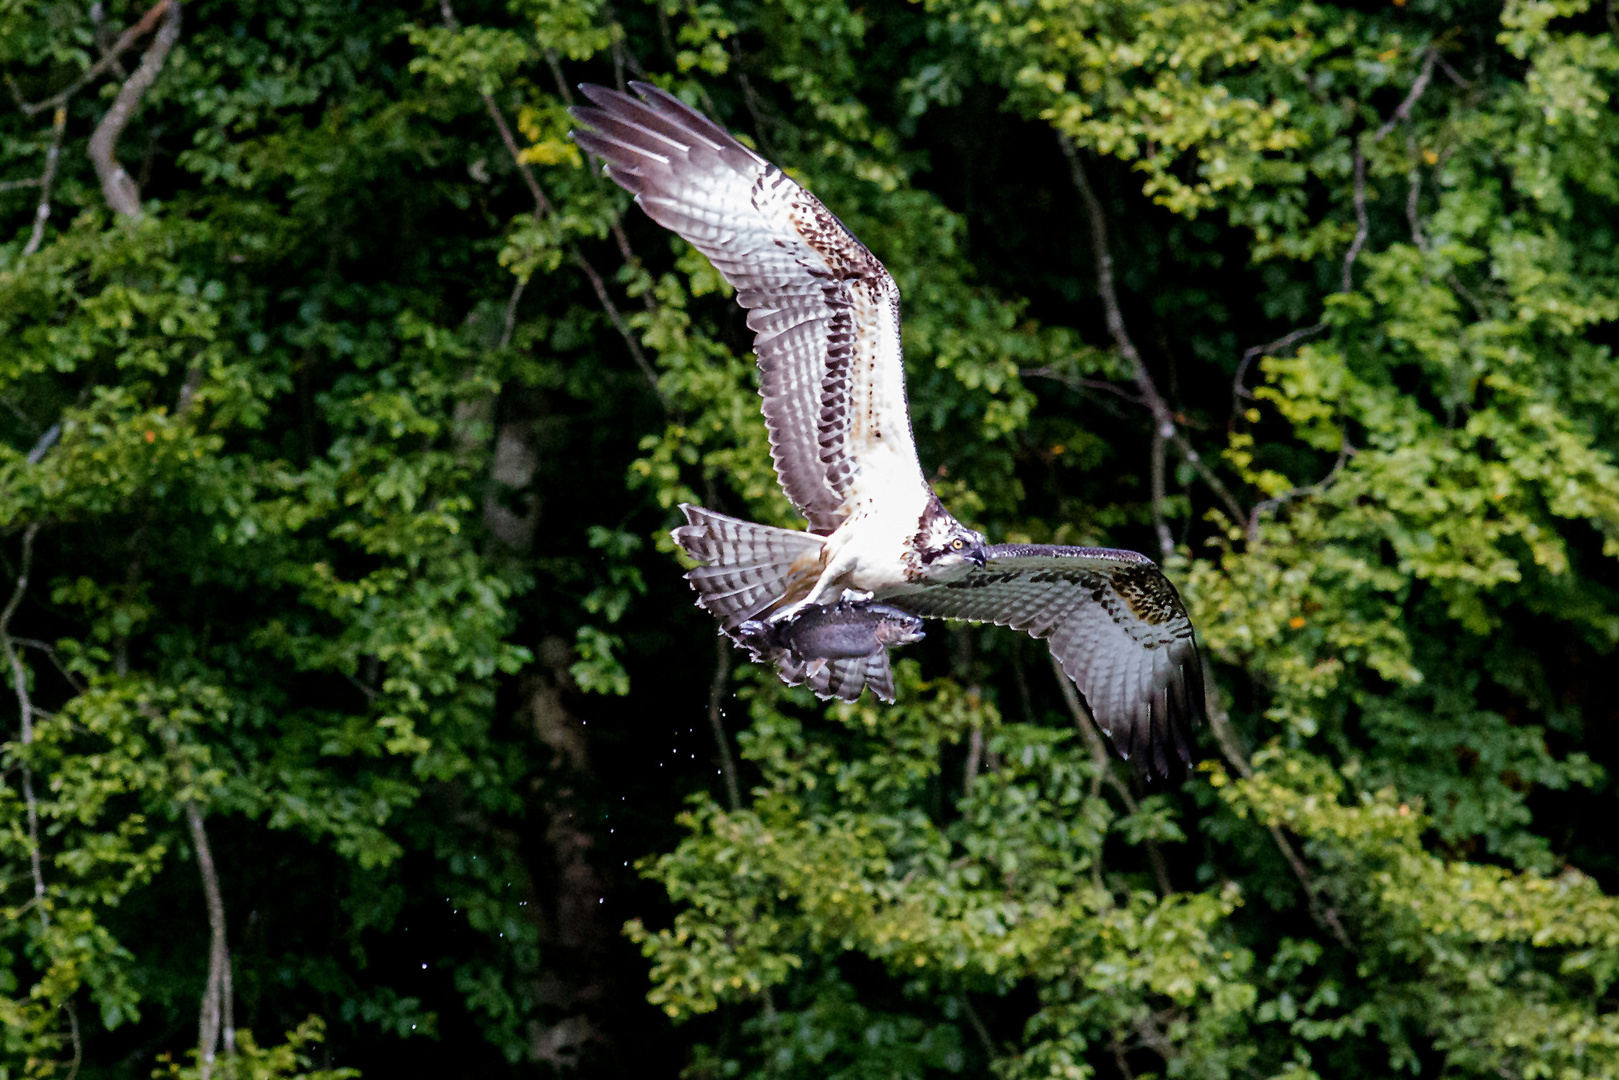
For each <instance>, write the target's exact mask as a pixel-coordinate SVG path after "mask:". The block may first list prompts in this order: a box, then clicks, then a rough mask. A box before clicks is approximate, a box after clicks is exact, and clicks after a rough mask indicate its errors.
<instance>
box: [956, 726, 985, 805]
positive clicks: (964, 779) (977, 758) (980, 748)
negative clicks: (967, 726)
mask: <svg viewBox="0 0 1619 1080" xmlns="http://www.w3.org/2000/svg"><path fill="white" fill-rule="evenodd" d="M983 760H984V729H983V728H981V727H978V726H977V725H974V726H973V729H972V732H971V733H970V734H969V735H968V736H967V763H966V764H965V765H963V766H962V768H961V794H962V796H963V797H966V796H968V795H971V794H972V793H973V779H974V778H975V777H976V776H977V775H978V769H979V766H980V765H981V764H982V762H983Z"/></svg>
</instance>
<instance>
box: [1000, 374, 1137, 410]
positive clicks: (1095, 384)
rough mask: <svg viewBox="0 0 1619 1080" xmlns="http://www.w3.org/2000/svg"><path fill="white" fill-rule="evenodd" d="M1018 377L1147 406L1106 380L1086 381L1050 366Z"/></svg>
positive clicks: (1133, 395) (1135, 396)
mask: <svg viewBox="0 0 1619 1080" xmlns="http://www.w3.org/2000/svg"><path fill="white" fill-rule="evenodd" d="M1018 376H1019V377H1020V378H1024V379H1028V378H1035V379H1052V380H1054V381H1056V382H1060V383H1062V384H1063V385H1065V386H1068V387H1072V388H1073V389H1075V390H1100V391H1102V392H1103V393H1108V394H1113V395H1114V396H1115V397H1120V398H1123V399H1124V400H1125V401H1128V402H1129V403H1130V404H1132V405H1145V404H1146V402H1145V401H1143V400H1142V399H1141V397H1140V396H1139V395H1137V394H1132V393H1130V392H1129V391H1127V390H1125V389H1124V388H1123V387H1121V386H1119V385H1118V384H1117V383H1111V382H1108V381H1107V380H1106V379H1084V378H1081V377H1080V376H1078V375H1070V374H1067V373H1066V372H1063V371H1059V370H1058V369H1057V368H1054V367H1051V366H1050V365H1043V366H1041V367H1029V368H1022V369H1020V370H1019V371H1018Z"/></svg>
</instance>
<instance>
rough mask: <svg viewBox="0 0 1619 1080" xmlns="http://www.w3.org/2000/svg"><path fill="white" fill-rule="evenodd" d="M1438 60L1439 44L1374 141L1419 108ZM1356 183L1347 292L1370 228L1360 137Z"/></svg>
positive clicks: (1346, 262) (1347, 259)
mask: <svg viewBox="0 0 1619 1080" xmlns="http://www.w3.org/2000/svg"><path fill="white" fill-rule="evenodd" d="M1438 61H1439V47H1438V46H1437V45H1433V46H1430V47H1429V48H1428V51H1427V53H1426V55H1424V57H1423V60H1422V70H1420V71H1419V72H1417V78H1416V81H1415V82H1413V83H1412V84H1411V90H1410V92H1409V93H1407V94H1406V95H1405V100H1404V101H1402V102H1400V104H1399V107H1398V108H1396V109H1395V110H1394V114H1393V115H1392V116H1390V117H1389V118H1388V119H1387V120H1385V121H1384V122H1383V124H1382V126H1381V127H1379V128H1378V129H1377V131H1375V132H1374V133H1373V134H1372V143H1373V144H1376V143H1380V142H1382V141H1383V140H1384V139H1386V138H1387V137H1388V136H1389V134H1390V133H1391V132H1393V130H1394V128H1395V127H1396V126H1397V125H1398V124H1399V123H1401V122H1402V121H1405V120H1409V119H1410V118H1411V110H1412V109H1413V108H1415V107H1416V104H1417V102H1418V101H1419V100H1420V99H1421V97H1422V94H1423V92H1424V91H1425V90H1427V89H1428V84H1429V83H1430V82H1432V81H1433V69H1434V65H1435V64H1436V63H1438ZM1354 183H1355V186H1354V193H1353V196H1352V198H1353V200H1354V205H1355V238H1354V239H1353V240H1352V241H1350V244H1349V251H1348V252H1346V253H1345V254H1344V274H1343V291H1344V292H1351V291H1353V290H1354V288H1355V277H1354V269H1355V260H1356V259H1357V258H1359V257H1360V252H1361V249H1362V248H1363V247H1365V245H1366V234H1367V233H1368V232H1369V231H1370V223H1369V222H1368V220H1367V216H1366V155H1365V153H1364V152H1363V151H1362V150H1361V146H1360V142H1359V140H1356V142H1355V172H1354Z"/></svg>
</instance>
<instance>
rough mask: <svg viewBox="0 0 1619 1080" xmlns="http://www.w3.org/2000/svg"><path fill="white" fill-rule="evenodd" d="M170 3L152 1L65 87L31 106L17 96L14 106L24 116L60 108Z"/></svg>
mask: <svg viewBox="0 0 1619 1080" xmlns="http://www.w3.org/2000/svg"><path fill="white" fill-rule="evenodd" d="M174 3H175V0H158V2H157V3H155V4H153V5H152V7H151V9H150V10H149V11H147V12H146V14H145V15H142V16H141V18H140V21H139V22H137V23H136V24H135V25H134V26H131V27H130V28H129V29H128V30H125V31H124V32H123V33H122V34H120V35H119V36H118V40H117V41H115V42H113V45H112V48H110V49H108V50H107V51H106V52H105V53H103V54H102V56H101V59H100V60H97V61H96V62H95V63H93V64H91V65H90V66H89V67H87V68H85V69H84V71H83V73H81V74H80V75H79V77H78V78H76V79H74V80H73V81H72V82H71V83H69V84H68V85H67V86H66V87H64V88H63V89H61V90H58V91H57V92H56V93H54V94H52V95H51V96H50V97H48V98H45V99H44V100H42V101H36V102H34V103H33V104H31V105H30V104H28V103H27V102H25V101H23V100H22V99H21V97H18V100H17V107H18V108H19V109H21V110H22V112H23V115H24V116H37V115H38V114H39V113H42V112H44V111H45V110H46V109H54V108H60V107H61V106H63V105H66V104H67V103H68V99H69V98H71V97H72V96H73V95H74V94H76V93H78V92H79V91H80V90H82V89H84V87H85V86H86V85H88V84H89V82H90V80H92V79H94V78H95V77H96V76H98V75H100V74H102V73H103V72H105V71H106V70H107V69H108V68H110V67H112V66H113V64H115V63H117V61H118V56H119V54H120V53H122V52H123V51H124V50H126V49H128V48H129V47H130V46H131V45H133V44H135V42H136V41H138V40H140V38H141V35H143V34H145V33H146V32H147V31H149V30H151V29H152V27H154V26H156V25H157V20H159V19H161V18H162V17H163V15H164V13H165V12H166V11H168V9H169V7H170V6H171V5H173V4H174ZM12 93H13V95H14V96H16V89H15V84H13V90H12Z"/></svg>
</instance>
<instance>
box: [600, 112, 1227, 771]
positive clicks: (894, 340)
mask: <svg viewBox="0 0 1619 1080" xmlns="http://www.w3.org/2000/svg"><path fill="white" fill-rule="evenodd" d="M631 87H632V88H633V89H634V90H635V93H636V94H637V95H639V100H638V99H637V98H636V97H632V96H630V95H628V94H624V93H619V92H617V91H614V90H609V89H607V88H605V87H600V86H582V87H580V90H581V91H582V92H583V93H584V95H585V96H586V97H587V98H589V99H590V101H591V102H592V103H593V104H594V107H589V106H583V107H579V108H575V109H573V110H572V112H573V116H574V119H576V120H577V121H579V123H580V124H581V125H583V129H582V130H576V131H574V132H573V138H574V140H575V141H576V142H577V143H578V144H579V145H580V146H581V147H583V148H584V149H585V150H587V151H588V152H590V153H591V154H594V155H596V156H597V157H599V158H601V159H602V160H603V161H604V162H605V163H606V169H607V175H608V176H609V177H611V178H612V179H613V180H614V181H615V182H616V183H618V184H619V185H620V186H621V187H623V188H625V189H626V190H627V191H629V192H630V193H631V194H632V195H634V196H635V201H636V202H637V203H638V204H640V206H641V208H642V209H643V210H644V211H646V213H647V216H649V217H650V218H652V220H653V221H656V222H657V223H658V224H660V225H663V226H664V227H665V228H668V229H670V230H672V231H674V232H675V233H677V234H679V235H680V236H681V237H683V238H685V239H686V240H687V241H689V242H690V243H691V244H692V245H693V246H695V247H696V248H697V250H699V251H701V252H702V253H703V254H704V255H706V256H707V257H708V259H709V261H710V262H712V263H713V264H714V267H715V268H716V269H717V270H719V272H720V273H721V274H722V275H724V277H725V279H726V280H727V281H728V282H730V283H731V285H732V286H733V287H734V288H735V289H736V298H737V301H738V302H739V303H740V304H741V305H742V306H743V307H744V308H746V309H747V311H748V316H747V322H748V327H749V328H750V329H752V330H753V331H754V334H755V337H754V352H755V354H756V355H757V357H758V361H759V370H760V372H761V373H762V380H761V386H760V391H759V392H760V394H761V396H762V397H763V399H764V415H765V423H766V426H767V427H768V429H769V434H770V448H771V456H772V458H773V460H774V462H775V466H776V473H777V476H778V477H779V478H780V480H781V486H782V489H783V490H784V491H785V492H786V493H787V497H788V498H789V499H791V500H792V502H793V504H794V505H795V506H797V507H798V509H799V511H800V512H802V513H803V515H804V516H805V517H806V518H807V519H808V521H809V530H808V531H807V532H801V531H796V530H790V529H778V528H773V527H771V526H767V525H759V524H755V523H753V522H748V521H740V520H738V519H736V518H731V517H726V516H725V515H723V514H717V513H714V512H713V511H711V510H705V509H703V508H701V507H697V506H690V505H682V506H681V510H682V511H683V512H684V513H685V515H686V521H687V524H686V525H685V526H683V527H681V528H679V529H676V530H675V532H674V537H675V539H676V541H678V542H679V544H680V545H681V547H682V548H684V549H685V550H686V551H687V552H688V553H689V554H690V555H691V556H692V557H693V558H695V559H697V560H699V561H700V562H702V563H705V564H706V565H703V566H700V567H698V568H697V569H695V570H692V571H691V572H690V573H689V574H687V575H686V576H687V577H688V578H689V579H690V581H691V583H692V585H693V586H694V587H695V588H696V590H697V594H698V601H697V602H698V604H699V605H701V606H702V607H703V608H705V609H706V610H708V611H709V612H712V613H713V614H714V615H715V616H716V617H717V618H718V619H719V621H720V624H721V626H722V627H723V628H724V630H725V632H726V633H727V634H728V635H730V636H731V637H732V638H733V639H734V640H738V641H741V640H742V637H741V634H740V628H741V627H742V625H743V624H744V623H747V622H749V621H753V620H759V619H760V618H761V617H763V618H765V619H768V620H769V621H771V622H786V621H789V620H793V619H795V618H797V617H798V616H800V615H801V614H804V613H807V612H809V611H811V610H813V609H814V608H816V607H825V606H829V605H833V604H836V603H838V602H840V601H842V600H844V599H845V597H846V596H847V595H850V594H853V595H854V596H855V597H856V598H875V599H877V600H881V601H883V602H884V603H887V604H890V605H893V606H894V607H897V608H901V609H903V610H905V611H909V612H912V613H914V614H916V615H926V616H932V617H937V618H947V619H963V620H967V621H971V622H989V623H998V624H1000V625H1003V626H1010V627H1013V628H1015V629H1018V630H1022V631H1025V632H1026V633H1029V634H1031V635H1033V636H1034V637H1036V638H1043V639H1045V640H1046V641H1047V642H1048V644H1049V645H1050V648H1051V651H1052V653H1053V655H1055V656H1056V658H1057V661H1058V662H1059V663H1060V664H1061V665H1062V669H1063V670H1064V671H1065V672H1066V673H1067V674H1068V676H1069V677H1070V678H1071V679H1073V680H1074V683H1075V684H1076V685H1077V686H1078V687H1079V691H1080V693H1081V694H1083V695H1084V697H1085V701H1086V703H1087V704H1088V705H1089V706H1090V709H1091V712H1092V713H1093V714H1094V715H1095V717H1096V721H1097V723H1098V724H1099V725H1100V726H1101V728H1102V730H1103V731H1105V732H1106V733H1107V734H1108V737H1109V738H1110V739H1112V741H1113V744H1114V746H1115V747H1116V748H1117V749H1118V751H1119V752H1120V753H1121V754H1123V755H1124V756H1125V757H1127V758H1128V757H1131V756H1137V757H1138V760H1144V761H1145V763H1146V765H1147V766H1148V767H1149V768H1150V769H1153V770H1155V771H1157V772H1160V773H1164V772H1167V771H1168V769H1169V767H1170V765H1169V762H1170V758H1171V756H1174V757H1177V758H1179V759H1180V760H1181V761H1182V762H1183V763H1185V762H1189V761H1190V737H1191V727H1192V725H1193V724H1195V723H1197V722H1198V720H1199V719H1200V717H1201V715H1202V712H1203V671H1202V667H1201V664H1200V662H1199V659H1198V653H1197V645H1196V642H1195V640H1194V638H1193V634H1192V625H1191V621H1190V620H1189V619H1188V618H1187V615H1186V609H1185V607H1184V606H1183V605H1182V603H1181V600H1180V597H1179V596H1178V595H1177V594H1176V592H1175V588H1174V586H1173V585H1171V584H1170V583H1169V580H1168V579H1167V578H1165V577H1164V575H1163V574H1162V573H1161V572H1160V571H1159V569H1158V567H1157V566H1156V565H1154V563H1153V562H1152V560H1151V559H1148V558H1146V557H1145V556H1143V555H1138V554H1136V553H1135V552H1133V551H1116V550H1112V549H1108V548H1078V547H1052V546H1045V545H1028V544H989V543H987V542H986V541H985V539H984V537H983V536H982V535H980V534H979V533H977V532H974V531H973V530H972V529H969V528H967V527H966V526H965V525H963V524H961V522H959V521H957V520H956V519H955V518H954V517H952V516H951V515H950V513H949V511H947V510H946V509H945V508H944V506H943V504H942V503H940V501H939V498H938V496H937V495H935V494H934V492H933V489H932V488H931V487H929V486H928V483H927V481H926V479H924V478H923V475H922V467H921V464H920V462H919V461H918V460H917V455H916V444H915V442H914V440H913V438H912V434H911V420H910V411H909V407H908V405H907V403H906V398H905V370H904V365H903V363H902V360H901V356H900V333H899V289H898V288H897V287H896V286H895V284H894V279H893V278H892V277H890V276H889V274H888V271H887V270H885V269H883V266H882V264H881V263H880V262H878V261H877V259H876V257H875V256H873V255H872V253H871V252H870V251H868V250H866V248H865V246H864V245H863V244H861V243H860V241H859V240H856V239H855V237H854V235H853V234H852V233H850V232H849V230H848V229H847V228H845V227H844V225H843V223H842V222H841V221H839V220H838V219H837V218H836V217H834V216H833V215H832V213H831V212H830V211H829V210H827V208H826V207H825V206H823V205H822V204H821V202H820V200H818V199H816V198H815V197H814V196H813V195H811V194H810V193H809V192H807V191H805V190H804V189H803V188H802V187H800V186H799V185H798V184H796V183H794V182H793V181H792V180H790V179H789V178H788V177H787V176H786V175H785V174H784V173H783V172H782V171H781V170H780V169H778V168H776V166H774V165H772V164H771V163H770V162H768V161H766V160H764V159H763V158H761V157H760V156H759V155H758V154H756V153H754V152H753V151H752V150H749V149H748V148H747V147H745V146H743V145H742V144H741V143H740V142H738V141H737V140H736V139H734V138H732V136H731V135H730V133H729V132H727V131H726V130H725V129H724V128H722V127H720V126H719V125H718V124H715V123H714V122H713V121H712V120H709V119H708V118H707V117H706V116H704V115H703V114H702V113H699V112H697V111H696V110H694V109H692V108H691V107H690V106H688V105H686V104H685V103H684V102H682V101H681V100H680V99H678V98H676V97H674V96H673V95H671V94H668V93H666V92H665V91H663V90H660V89H658V88H657V87H655V86H651V85H648V84H646V83H632V84H631ZM788 658H789V659H791V656H790V654H789V657H788ZM870 661H871V658H870V657H866V656H862V657H858V658H845V659H828V663H827V667H826V669H825V672H823V673H824V674H826V676H827V678H826V685H825V686H822V687H819V688H818V689H820V690H821V691H822V692H823V696H825V695H826V694H828V693H830V694H835V695H836V696H837V697H840V698H843V699H845V700H851V701H852V700H854V699H855V698H857V697H858V696H859V695H860V691H861V689H862V688H863V687H864V686H865V685H866V684H867V683H868V682H869V681H871V677H872V676H873V675H879V672H877V671H874V670H873V665H872V663H871V662H870ZM796 662H797V661H795V663H796ZM886 673H887V654H886V646H885V647H884V651H883V655H882V664H881V673H880V674H881V675H886ZM789 678H791V675H789ZM886 689H887V687H886V686H884V685H878V686H876V687H874V690H877V691H882V690H886ZM889 692H890V693H891V691H889ZM884 696H887V695H884Z"/></svg>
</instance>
